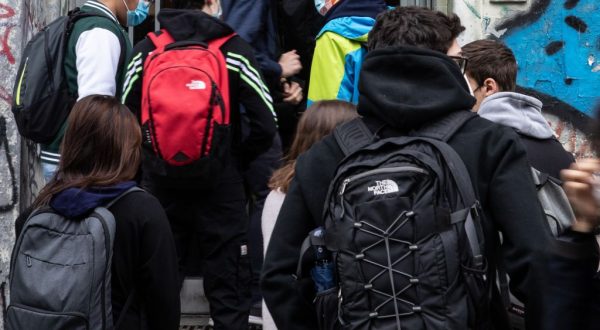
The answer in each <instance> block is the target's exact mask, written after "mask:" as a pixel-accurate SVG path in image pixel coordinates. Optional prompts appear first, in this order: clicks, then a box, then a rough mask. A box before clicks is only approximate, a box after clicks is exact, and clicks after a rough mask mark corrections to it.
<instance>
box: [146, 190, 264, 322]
mask: <svg viewBox="0 0 600 330" xmlns="http://www.w3.org/2000/svg"><path fill="white" fill-rule="evenodd" d="M236 181H237V180H236ZM142 185H143V186H144V188H146V189H147V190H148V191H150V192H151V193H152V194H153V195H154V196H156V197H157V198H158V200H159V201H160V203H161V204H162V206H163V207H164V209H165V212H166V214H167V217H168V218H169V222H170V223H171V230H172V231H173V236H174V238H175V244H176V247H177V254H178V258H179V267H180V269H179V273H180V280H181V283H183V279H184V278H185V276H186V275H189V274H190V269H189V268H190V267H189V265H193V264H198V261H199V265H200V267H201V269H202V274H203V276H204V292H205V294H206V297H207V299H208V302H209V305H210V314H211V317H212V319H213V321H214V324H215V327H214V328H215V329H217V330H218V329H227V330H230V329H231V330H233V329H240V330H241V329H244V330H247V329H248V316H249V311H250V301H251V295H250V282H251V277H252V276H251V266H250V256H249V252H248V243H247V238H246V236H247V231H248V214H247V211H246V197H245V194H244V188H243V183H242V181H241V179H239V181H238V182H228V183H226V182H223V183H222V184H220V185H219V187H218V188H217V189H216V191H210V192H196V191H190V190H178V189H167V188H162V187H158V186H156V185H154V184H153V183H152V182H151V181H150V180H148V179H145V180H143V183H142ZM190 259H194V260H190ZM190 261H191V262H190Z"/></svg>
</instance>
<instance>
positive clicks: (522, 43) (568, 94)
mask: <svg viewBox="0 0 600 330" xmlns="http://www.w3.org/2000/svg"><path fill="white" fill-rule="evenodd" d="M599 9H600V4H598V0H580V1H577V0H537V1H536V2H535V3H534V4H533V5H532V8H531V10H530V12H529V13H527V14H526V15H521V16H520V17H516V18H515V19H513V21H512V22H510V24H506V25H507V28H508V31H507V33H506V34H505V36H504V37H503V40H504V42H506V44H507V45H508V46H509V47H511V48H512V50H513V51H514V53H515V56H516V57H517V62H518V64H519V75H518V81H517V83H518V84H519V85H520V86H523V87H526V88H531V89H534V90H537V91H540V92H542V93H546V94H549V95H552V96H554V97H556V98H558V99H560V100H561V101H563V102H565V103H567V104H569V105H571V106H572V107H574V108H576V109H577V110H578V111H580V112H583V113H585V114H587V115H592V111H593V109H594V107H595V105H596V102H597V100H598V97H599V96H600V20H598V10H599Z"/></svg>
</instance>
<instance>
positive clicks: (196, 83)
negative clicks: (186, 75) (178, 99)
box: [185, 80, 206, 90]
mask: <svg viewBox="0 0 600 330" xmlns="http://www.w3.org/2000/svg"><path fill="white" fill-rule="evenodd" d="M185 87H187V88H189V89H190V90H197V89H206V83H204V81H202V80H192V81H191V82H190V83H188V84H186V85H185Z"/></svg>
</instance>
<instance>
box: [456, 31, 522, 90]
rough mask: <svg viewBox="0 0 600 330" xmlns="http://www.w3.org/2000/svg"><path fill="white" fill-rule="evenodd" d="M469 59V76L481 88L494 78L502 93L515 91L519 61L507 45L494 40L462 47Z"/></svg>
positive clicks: (480, 41)
mask: <svg viewBox="0 0 600 330" xmlns="http://www.w3.org/2000/svg"><path fill="white" fill-rule="evenodd" d="M462 54H463V56H464V57H466V58H467V59H468V64H467V70H466V72H467V75H468V76H469V77H471V78H472V79H473V80H475V82H477V83H478V84H479V86H481V85H483V83H484V81H485V80H486V79H488V78H492V79H494V80H495V81H496V83H497V84H498V87H499V89H500V91H506V92H510V91H514V90H515V87H516V83H517V60H516V59H515V55H514V54H513V52H512V50H511V49H510V48H508V47H507V46H506V45H505V44H503V43H502V42H499V41H493V40H477V41H473V42H471V43H469V44H467V45H465V46H463V47H462Z"/></svg>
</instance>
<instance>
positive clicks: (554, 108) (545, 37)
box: [454, 0, 600, 157]
mask: <svg viewBox="0 0 600 330" xmlns="http://www.w3.org/2000/svg"><path fill="white" fill-rule="evenodd" d="M598 10H600V3H599V2H598V1H597V0H516V1H515V0H511V1H508V0H507V1H504V0H455V1H454V12H456V13H457V14H458V15H459V16H460V17H461V19H462V20H463V22H464V25H465V26H466V27H467V30H466V32H465V34H464V35H463V36H462V40H461V41H462V43H466V42H470V41H473V40H477V39H481V38H492V39H500V40H502V41H504V42H505V43H506V44H507V45H508V46H509V47H510V48H511V49H512V50H513V51H514V53H515V56H516V58H517V62H518V66H519V73H518V79H517V83H518V85H519V89H520V91H522V92H524V93H527V94H532V95H534V96H536V97H538V98H540V99H541V100H542V102H544V105H545V106H544V110H543V111H544V115H545V116H546V117H547V119H548V120H549V121H550V122H551V124H552V125H553V128H554V129H555V131H556V133H557V134H558V135H559V138H560V140H561V142H562V143H563V145H564V146H565V147H566V148H567V149H568V150H569V151H572V152H575V153H576V155H577V157H584V156H590V155H591V150H590V146H589V142H588V139H587V136H586V135H587V134H586V133H589V126H590V117H591V116H594V108H595V106H596V102H597V99H599V97H600V37H599V36H600V20H598V19H594V15H596V17H597V13H598Z"/></svg>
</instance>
